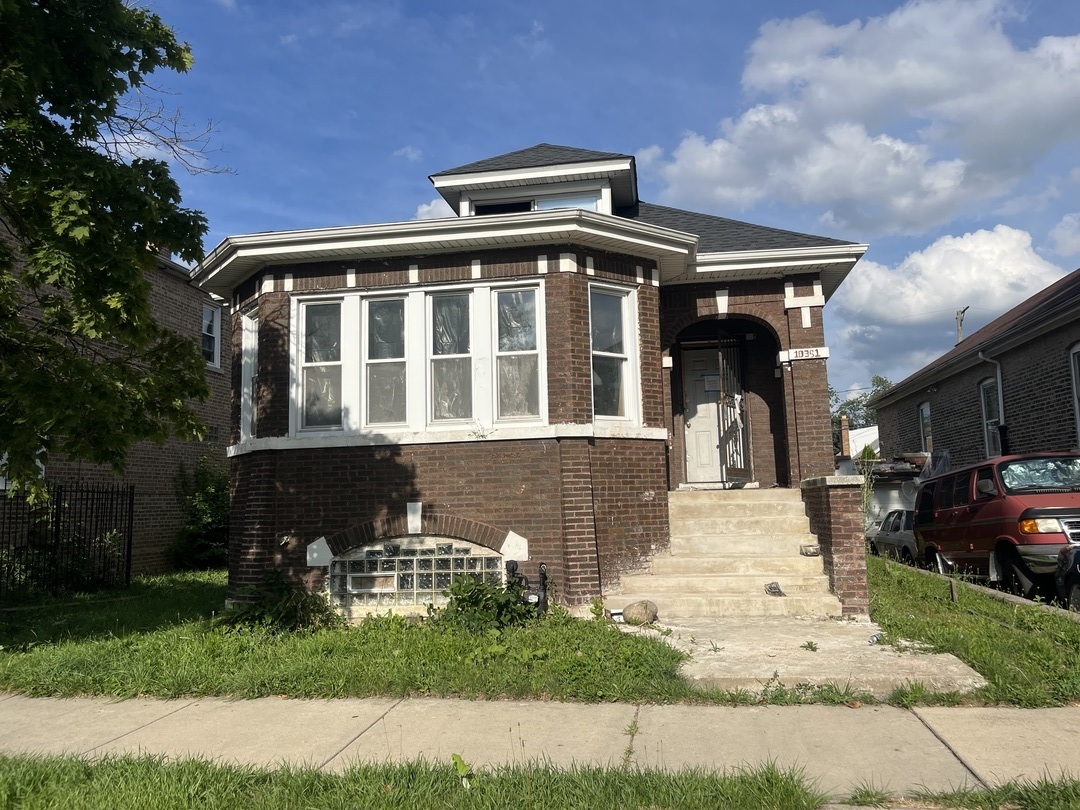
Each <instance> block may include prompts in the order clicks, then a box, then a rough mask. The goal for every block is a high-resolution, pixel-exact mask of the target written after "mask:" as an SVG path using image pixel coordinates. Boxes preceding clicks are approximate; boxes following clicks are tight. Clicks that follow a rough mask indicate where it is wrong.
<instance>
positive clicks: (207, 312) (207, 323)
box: [202, 306, 217, 335]
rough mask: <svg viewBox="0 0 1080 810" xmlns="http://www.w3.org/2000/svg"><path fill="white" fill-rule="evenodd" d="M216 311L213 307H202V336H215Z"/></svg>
mask: <svg viewBox="0 0 1080 810" xmlns="http://www.w3.org/2000/svg"><path fill="white" fill-rule="evenodd" d="M216 312H217V310H216V309H215V308H214V307H206V306H204V307H203V310H202V330H203V334H204V335H216V334H217V330H216V329H215V328H214V321H215V320H216V319H215V318H214V315H215V314H216Z"/></svg>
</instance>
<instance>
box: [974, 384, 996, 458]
mask: <svg viewBox="0 0 1080 810" xmlns="http://www.w3.org/2000/svg"><path fill="white" fill-rule="evenodd" d="M979 400H980V402H981V407H982V418H983V440H984V443H985V446H986V457H987V458H993V457H994V456H1000V455H1001V433H1000V431H998V426H999V425H1000V424H1001V408H1000V407H999V404H1000V403H999V400H998V384H997V380H996V379H995V378H993V377H990V378H989V379H986V380H983V381H982V382H981V383H979Z"/></svg>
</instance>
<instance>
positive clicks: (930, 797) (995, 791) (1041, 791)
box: [912, 776, 1080, 810]
mask: <svg viewBox="0 0 1080 810" xmlns="http://www.w3.org/2000/svg"><path fill="white" fill-rule="evenodd" d="M912 797H913V798H915V799H918V800H920V801H924V802H928V803H933V804H935V805H937V806H940V807H965V808H972V809H973V810H1076V808H1077V807H1080V780H1077V779H1069V778H1067V777H1064V776H1063V777H1061V778H1060V779H1056V780H1055V779H1053V778H1051V777H1049V776H1047V777H1044V778H1043V779H1040V780H1038V781H1019V782H1009V783H1007V784H1004V785H1000V786H998V787H994V788H990V789H987V790H983V789H968V790H957V791H953V792H951V793H931V792H926V791H916V792H914V793H913V794H912Z"/></svg>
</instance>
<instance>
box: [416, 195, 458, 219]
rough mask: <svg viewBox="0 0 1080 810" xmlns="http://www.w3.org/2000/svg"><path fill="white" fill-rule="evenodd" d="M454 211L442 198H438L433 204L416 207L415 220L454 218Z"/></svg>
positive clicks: (421, 204)
mask: <svg viewBox="0 0 1080 810" xmlns="http://www.w3.org/2000/svg"><path fill="white" fill-rule="evenodd" d="M454 214H455V212H454V209H453V208H451V207H450V205H449V203H447V202H446V200H444V199H443V198H442V197H436V198H435V199H434V200H432V201H431V202H426V203H420V205H418V206H417V207H416V216H414V217H413V219H443V218H444V217H452V216H454Z"/></svg>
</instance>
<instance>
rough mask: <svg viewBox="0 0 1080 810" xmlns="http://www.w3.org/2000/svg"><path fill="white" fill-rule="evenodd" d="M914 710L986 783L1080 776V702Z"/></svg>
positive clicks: (994, 783)
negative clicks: (1054, 705) (1030, 706)
mask: <svg viewBox="0 0 1080 810" xmlns="http://www.w3.org/2000/svg"><path fill="white" fill-rule="evenodd" d="M914 711H915V713H916V714H917V715H918V716H919V717H920V718H922V720H923V721H924V722H925V723H926V724H927V725H928V726H930V728H932V729H933V730H934V732H935V733H936V734H938V735H939V736H940V737H941V739H943V740H944V741H945V742H946V743H947V744H948V745H949V747H950V748H952V750H953V751H955V752H956V754H957V755H958V756H959V757H960V758H961V759H962V760H963V761H964V762H966V763H967V765H968V767H970V768H971V769H972V770H973V771H974V772H975V773H976V774H977V775H978V777H979V778H980V779H981V780H983V781H984V782H986V783H987V784H991V785H996V784H1001V783H1002V782H1008V781H1010V780H1014V779H1017V780H1019V779H1027V780H1038V779H1041V778H1043V777H1050V778H1057V777H1060V776H1061V775H1062V774H1067V775H1069V776H1072V777H1073V778H1074V779H1076V778H1080V706H1067V707H1064V708H1060V709H1015V708H1007V707H1006V708H1001V707H999V708H993V707H987V708H963V709H948V708H929V707H928V708H921V709H915V710H914Z"/></svg>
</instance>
